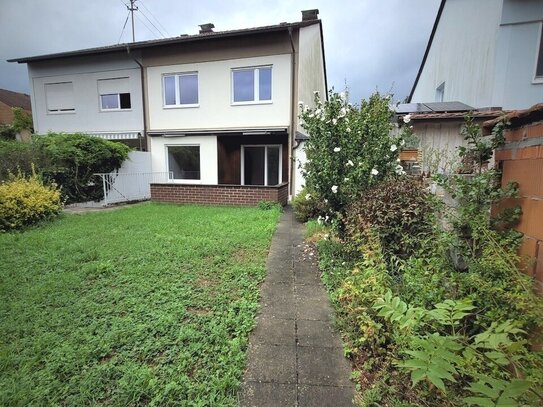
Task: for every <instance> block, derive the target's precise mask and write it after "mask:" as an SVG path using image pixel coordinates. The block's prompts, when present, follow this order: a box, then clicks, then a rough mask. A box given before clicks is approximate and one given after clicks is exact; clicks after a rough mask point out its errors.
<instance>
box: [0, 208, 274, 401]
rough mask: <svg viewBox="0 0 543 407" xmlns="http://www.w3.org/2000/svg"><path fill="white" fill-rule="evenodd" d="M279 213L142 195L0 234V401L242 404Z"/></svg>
mask: <svg viewBox="0 0 543 407" xmlns="http://www.w3.org/2000/svg"><path fill="white" fill-rule="evenodd" d="M278 217H279V211H278V210H277V209H276V208H273V209H272V210H266V211H262V210H259V209H257V208H212V207H196V206H176V205H159V204H140V205H136V206H133V207H131V208H124V209H117V210H114V211H110V212H102V213H91V214H86V215H65V216H63V217H62V218H61V219H60V220H59V221H57V222H54V223H51V224H48V225H45V226H44V227H42V228H39V229H31V230H27V231H25V232H22V233H17V234H3V235H0V252H1V253H2V262H1V263H0V330H1V332H2V335H1V336H0V372H1V373H0V405H2V406H43V405H65V406H88V405H110V406H128V405H130V406H137V405H155V406H179V405H187V406H188V405H190V406H235V405H236V401H237V400H236V391H237V388H238V386H239V383H240V380H241V377H242V374H243V368H244V365H245V350H246V347H247V341H248V334H249V332H250V331H251V329H252V327H253V324H254V317H255V313H256V310H257V306H258V299H259V284H260V283H261V281H262V280H263V278H264V276H265V259H266V254H267V251H268V248H269V244H270V241H271V236H272V234H273V232H274V230H275V227H276V222H277V220H278Z"/></svg>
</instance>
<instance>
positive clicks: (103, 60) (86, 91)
mask: <svg viewBox="0 0 543 407" xmlns="http://www.w3.org/2000/svg"><path fill="white" fill-rule="evenodd" d="M28 72H29V78H30V82H31V87H32V92H31V93H32V116H33V121H34V128H35V131H36V132H37V133H39V134H44V133H47V132H49V131H53V132H84V133H115V132H118V133H122V132H134V133H137V132H143V104H142V90H141V88H142V86H141V71H140V68H139V67H138V65H137V64H136V63H135V62H134V61H133V60H132V59H131V58H129V57H126V56H115V55H113V56H94V57H86V58H83V57H80V58H74V59H73V60H71V61H70V62H69V63H67V62H66V61H65V60H51V61H45V62H39V63H29V66H28ZM110 79H114V80H116V79H119V80H123V81H124V85H125V86H126V89H127V90H126V91H127V92H129V93H130V102H131V107H130V109H123V110H103V109H101V106H100V94H99V83H100V82H99V81H101V80H110ZM54 84H67V86H71V88H72V89H73V92H72V94H73V95H72V97H73V108H74V109H73V111H66V112H50V111H49V110H48V106H47V103H48V101H47V89H48V88H47V87H48V86H51V85H54Z"/></svg>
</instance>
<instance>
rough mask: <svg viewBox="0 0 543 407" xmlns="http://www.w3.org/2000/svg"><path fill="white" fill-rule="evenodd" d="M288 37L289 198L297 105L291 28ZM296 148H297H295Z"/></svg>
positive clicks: (294, 55)
mask: <svg viewBox="0 0 543 407" xmlns="http://www.w3.org/2000/svg"><path fill="white" fill-rule="evenodd" d="M288 35H289V39H290V47H291V49H292V52H291V56H292V61H291V67H292V72H291V81H290V83H291V85H290V86H291V92H290V135H289V138H288V155H289V160H288V174H289V183H288V188H289V195H290V196H294V188H293V186H294V183H293V180H294V166H295V163H294V160H295V159H294V156H293V151H294V148H293V142H294V135H295V134H296V129H295V128H294V125H295V122H294V121H295V113H294V109H295V108H296V107H297V104H296V81H295V78H296V77H295V75H296V48H295V47H294V40H293V38H292V26H290V27H289V28H288ZM296 147H298V146H296Z"/></svg>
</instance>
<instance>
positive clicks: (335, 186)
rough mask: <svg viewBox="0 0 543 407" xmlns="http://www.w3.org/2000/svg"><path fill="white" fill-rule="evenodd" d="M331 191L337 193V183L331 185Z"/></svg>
mask: <svg viewBox="0 0 543 407" xmlns="http://www.w3.org/2000/svg"><path fill="white" fill-rule="evenodd" d="M332 192H333V193H334V194H337V185H332ZM326 217H328V216H326Z"/></svg>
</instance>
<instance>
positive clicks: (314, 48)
mask: <svg viewBox="0 0 543 407" xmlns="http://www.w3.org/2000/svg"><path fill="white" fill-rule="evenodd" d="M325 75H326V72H325V71H324V53H323V49H322V42H321V30H320V26H319V25H310V26H307V27H303V28H301V29H300V34H299V53H298V73H297V77H298V81H297V85H298V86H297V92H298V98H297V99H298V101H300V102H304V104H306V105H309V106H311V107H314V100H315V92H319V95H320V97H321V99H322V100H325V99H326V93H327V92H328V90H327V89H326V78H325ZM298 101H297V102H298ZM297 102H296V103H297ZM295 108H297V106H295ZM297 114H298V111H296V115H295V122H296V128H297V130H298V131H301V132H306V130H305V129H303V128H302V126H300V121H299V120H298V118H297ZM304 144H305V142H300V144H299V145H298V147H297V148H296V149H295V150H293V165H294V169H293V174H294V179H293V181H292V182H293V183H294V195H296V194H298V193H299V192H300V191H301V190H302V188H303V187H304V186H305V178H304V176H303V173H302V169H301V166H303V165H304V164H305V162H306V160H307V158H306V155H305V151H304Z"/></svg>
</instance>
